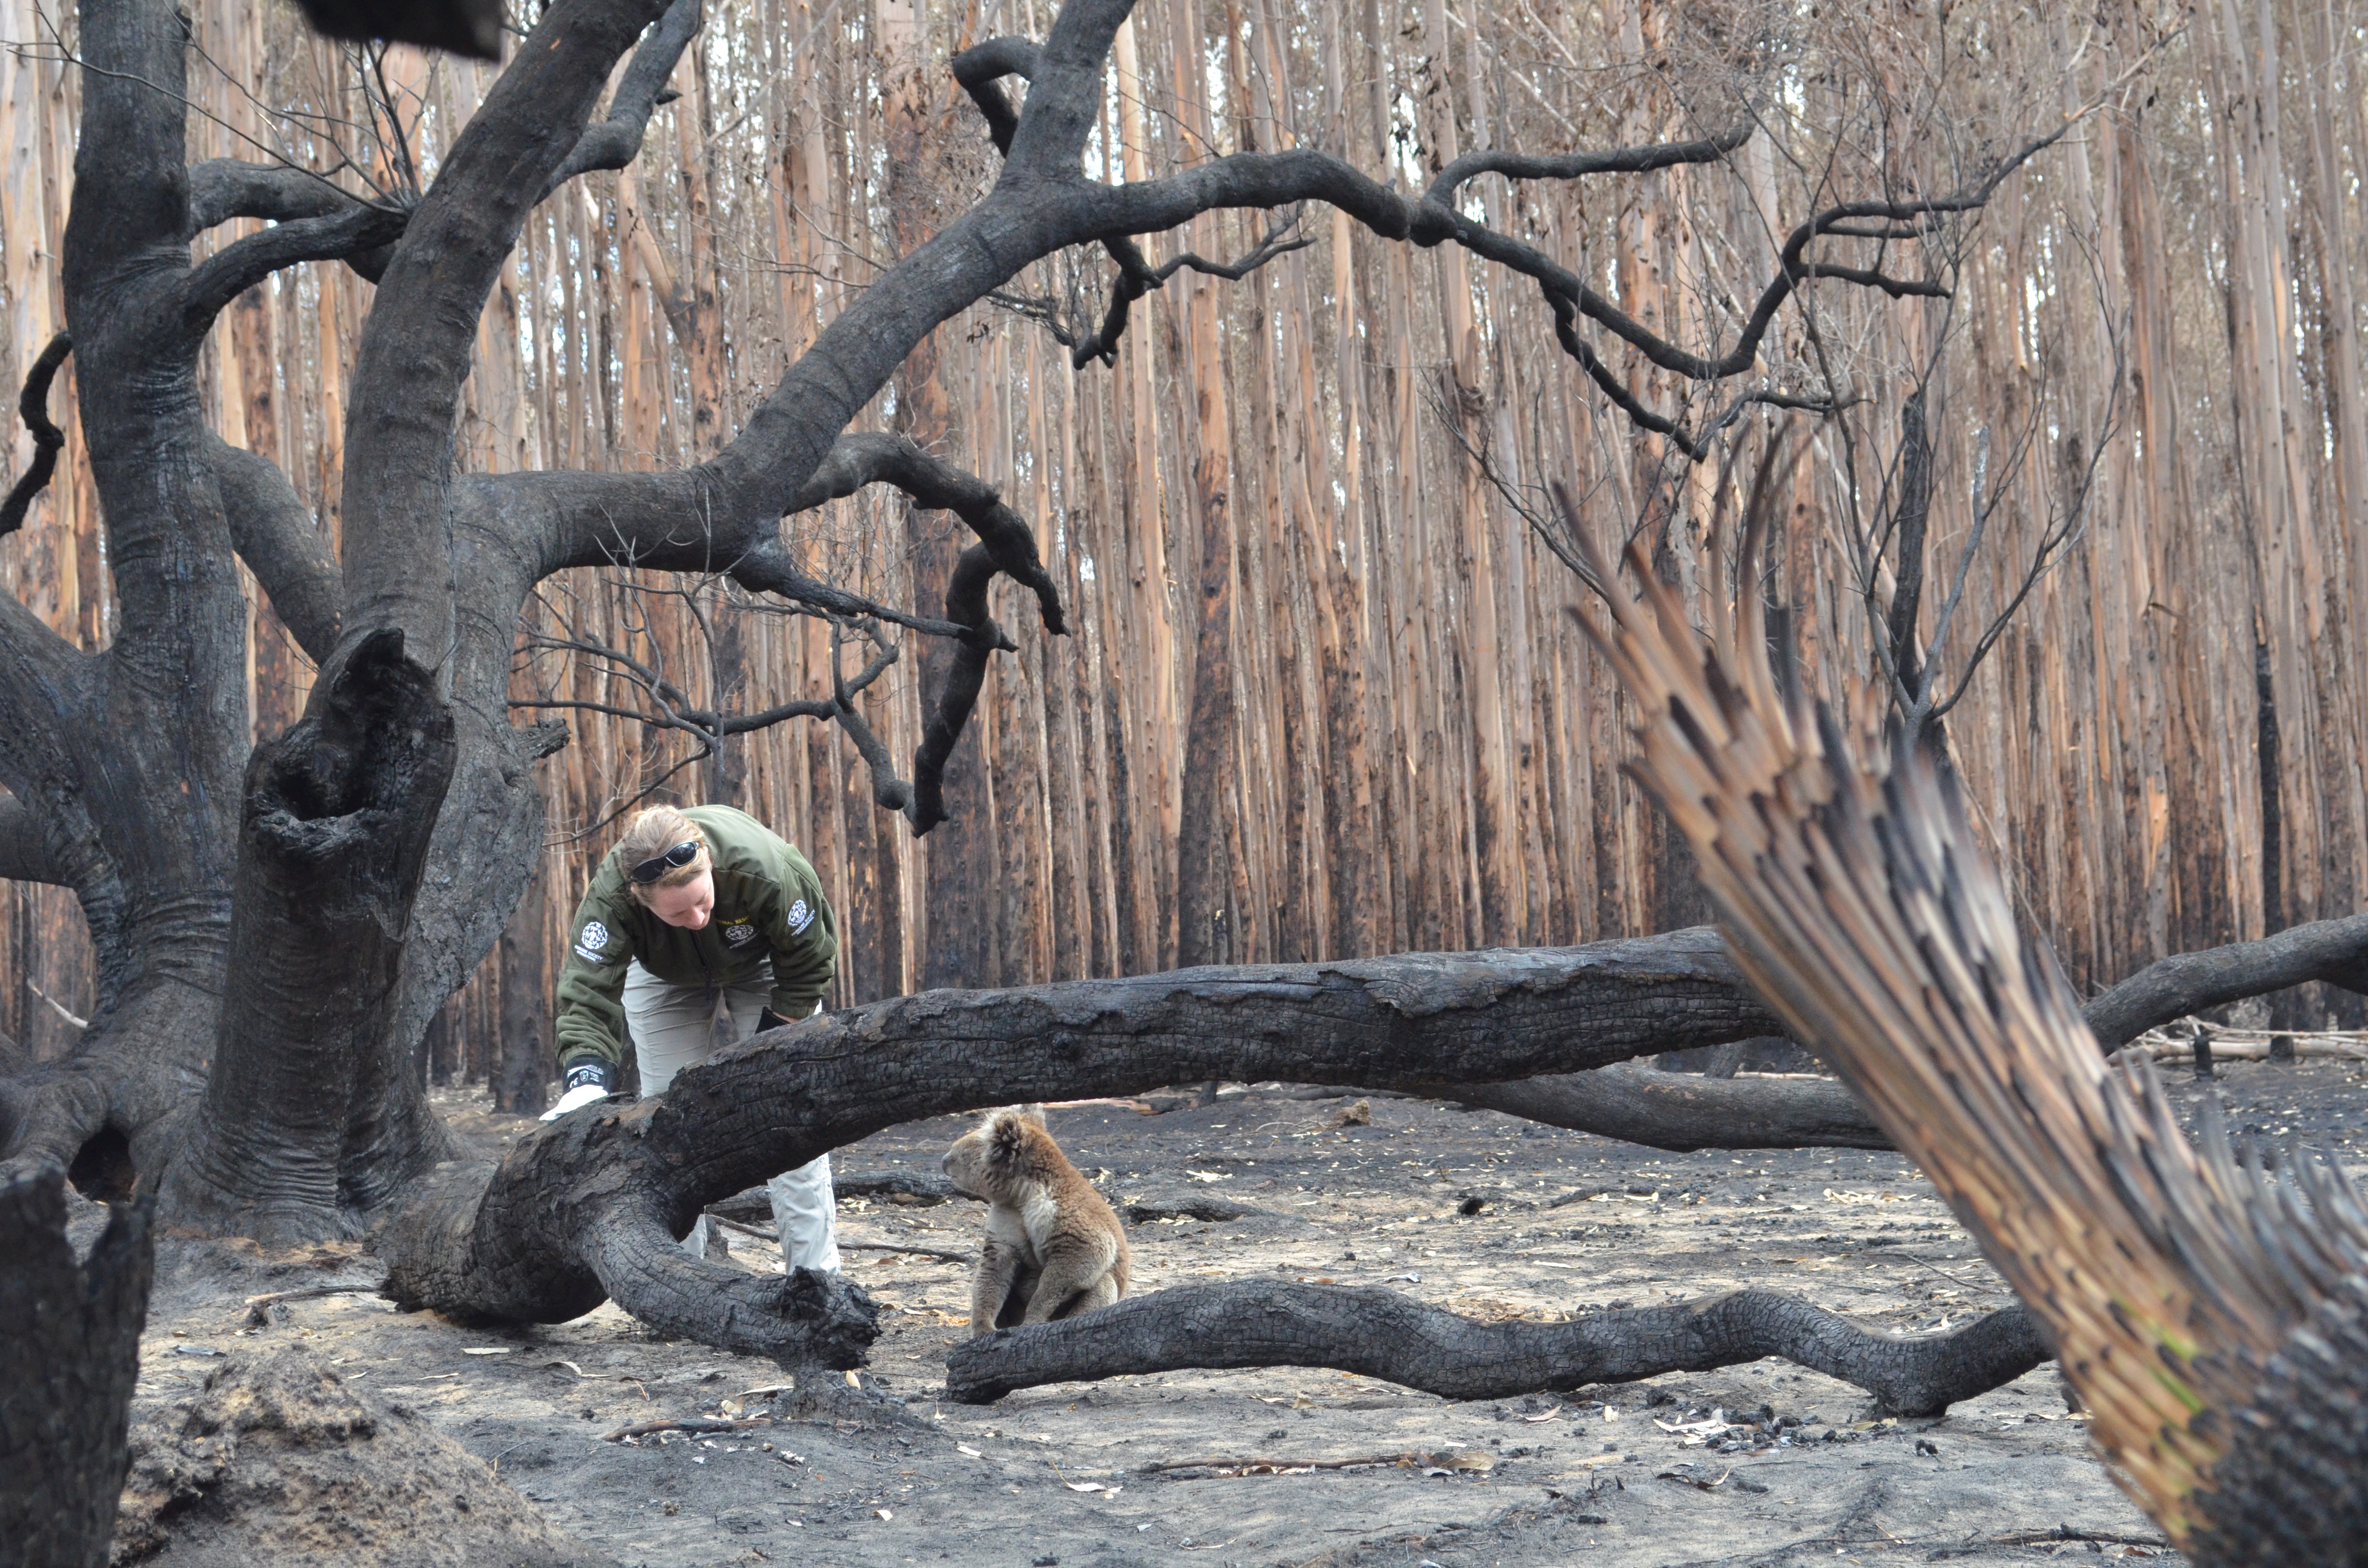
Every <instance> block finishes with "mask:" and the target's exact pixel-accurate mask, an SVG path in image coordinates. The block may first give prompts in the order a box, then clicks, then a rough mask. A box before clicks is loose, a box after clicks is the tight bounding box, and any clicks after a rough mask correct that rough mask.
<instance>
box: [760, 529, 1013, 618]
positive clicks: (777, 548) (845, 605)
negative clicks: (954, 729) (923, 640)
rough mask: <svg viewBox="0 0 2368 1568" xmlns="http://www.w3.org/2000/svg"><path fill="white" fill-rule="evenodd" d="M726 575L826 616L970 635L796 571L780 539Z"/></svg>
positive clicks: (763, 545)
mask: <svg viewBox="0 0 2368 1568" xmlns="http://www.w3.org/2000/svg"><path fill="white" fill-rule="evenodd" d="M727 575H729V576H730V577H731V579H732V580H733V581H734V582H735V583H737V584H739V585H741V586H742V587H744V588H746V589H747V590H748V591H749V592H750V593H752V594H771V595H773V596H775V597H778V598H784V599H788V600H790V601H791V603H793V604H802V605H810V606H812V607H813V608H815V609H818V610H821V611H823V612H824V613H825V614H826V615H832V616H837V617H839V618H840V619H847V620H884V621H886V622H888V623H889V624H890V625H892V626H902V627H906V628H909V629H910V630H912V631H918V632H920V633H921V634H922V635H924V636H927V637H952V638H957V639H959V638H962V637H965V636H967V635H969V630H968V629H967V628H965V627H961V626H956V625H955V624H954V623H953V622H952V621H951V620H939V619H935V618H933V617H930V616H926V615H915V614H913V613H912V612H911V611H910V610H902V609H897V608H894V606H891V605H883V604H881V603H879V602H878V601H877V600H874V599H868V598H865V597H863V596H862V595H861V594H857V593H850V592H848V590H847V589H845V588H842V587H839V586H838V585H836V584H832V583H825V582H824V581H822V580H821V579H820V578H818V577H809V576H807V575H806V574H804V573H803V572H801V571H799V570H798V566H797V562H795V561H794V560H792V559H791V556H790V552H789V551H788V550H786V549H785V548H783V547H782V545H781V542H780V540H763V541H762V542H760V543H758V544H757V547H756V548H755V549H753V550H751V551H749V552H748V553H747V554H746V555H744V556H742V557H741V558H740V559H739V560H737V561H735V562H733V563H732V564H731V566H730V567H729V568H728V569H727Z"/></svg>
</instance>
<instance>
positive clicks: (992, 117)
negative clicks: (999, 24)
mask: <svg viewBox="0 0 2368 1568" xmlns="http://www.w3.org/2000/svg"><path fill="white" fill-rule="evenodd" d="M1042 58H1043V51H1042V50H1040V49H1038V48H1037V46H1036V45H1035V43H1034V42H1033V41H1031V40H1028V39H1024V38H991V39H988V40H986V41H985V43H982V44H976V45H973V47H971V48H969V49H965V50H963V51H962V52H961V53H960V54H957V55H955V56H954V58H953V70H954V80H955V81H957V82H959V83H961V84H962V91H964V92H966V93H968V94H969V95H970V99H971V102H973V103H974V104H976V105H977V106H978V112H979V113H980V114H982V115H985V117H986V131H987V134H988V135H990V136H992V137H994V138H995V150H996V152H998V153H1005V154H1007V155H1008V154H1009V153H1010V152H1011V138H1012V137H1013V136H1014V135H1015V134H1017V133H1018V131H1019V110H1017V109H1015V108H1012V107H1011V100H1010V98H1009V97H1006V96H1005V94H1004V91H1003V78H1004V77H1006V76H1017V77H1019V79H1020V80H1022V81H1027V80H1029V79H1030V78H1031V77H1033V76H1034V75H1035V74H1036V69H1037V66H1038V64H1039V62H1041V61H1042Z"/></svg>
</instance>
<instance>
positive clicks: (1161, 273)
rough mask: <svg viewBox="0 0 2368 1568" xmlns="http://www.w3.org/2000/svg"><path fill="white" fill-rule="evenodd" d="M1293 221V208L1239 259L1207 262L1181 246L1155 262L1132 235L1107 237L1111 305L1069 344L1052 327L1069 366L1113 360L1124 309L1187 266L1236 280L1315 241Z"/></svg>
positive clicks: (1121, 332)
mask: <svg viewBox="0 0 2368 1568" xmlns="http://www.w3.org/2000/svg"><path fill="white" fill-rule="evenodd" d="M1298 226H1299V219H1298V214H1297V213H1296V211H1294V212H1293V213H1292V215H1291V216H1290V217H1289V218H1287V219H1285V220H1283V221H1282V222H1274V223H1269V224H1268V225H1267V231H1266V237H1265V238H1264V239H1262V240H1260V241H1259V242H1258V248H1257V249H1256V250H1253V251H1252V252H1250V253H1249V255H1247V256H1244V257H1242V258H1241V260H1239V261H1206V260H1203V259H1202V258H1201V257H1200V256H1195V255H1194V254H1193V253H1192V252H1190V251H1186V252H1184V253H1183V254H1182V255H1181V256H1173V257H1171V258H1169V259H1168V260H1167V261H1166V262H1165V263H1163V264H1161V265H1160V266H1158V267H1153V266H1152V265H1151V264H1150V263H1149V262H1148V261H1146V260H1144V255H1143V251H1142V249H1141V248H1140V247H1138V246H1137V245H1136V244H1135V243H1134V242H1133V240H1130V239H1114V240H1110V241H1108V242H1106V246H1107V248H1108V249H1109V251H1110V259H1111V260H1112V261H1115V262H1117V263H1118V280H1117V281H1116V282H1114V283H1112V284H1111V285H1110V309H1109V310H1108V312H1105V313H1104V315H1103V317H1102V324H1101V327H1100V329H1099V331H1097V332H1095V333H1093V334H1092V335H1090V336H1087V337H1085V338H1082V339H1079V340H1078V341H1076V342H1074V343H1072V342H1071V341H1070V338H1069V335H1067V334H1065V333H1064V332H1062V331H1061V330H1060V329H1059V328H1058V327H1057V326H1056V327H1055V328H1054V329H1053V336H1054V337H1056V338H1058V339H1060V341H1061V342H1062V343H1063V344H1064V345H1065V346H1066V347H1068V349H1069V368H1070V369H1073V370H1082V369H1085V368H1086V367H1087V365H1090V364H1092V363H1093V362H1094V361H1095V360H1097V359H1099V360H1100V361H1101V362H1102V363H1103V364H1105V365H1115V364H1117V363H1118V340H1119V339H1120V338H1121V337H1123V336H1124V335H1126V318H1127V313H1128V312H1129V310H1130V309H1131V308H1132V307H1133V304H1134V301H1137V300H1140V299H1141V298H1143V296H1144V295H1145V294H1148V293H1150V292H1151V291H1152V290H1154V289H1156V288H1159V287H1160V286H1161V285H1163V284H1165V283H1166V282H1167V280H1168V279H1169V278H1173V277H1175V276H1176V274H1177V273H1178V272H1180V271H1182V270H1184V269H1185V268H1186V267H1190V268H1191V269H1192V270H1193V271H1195V272H1200V273H1205V274H1206V275H1208V276H1209V277H1211V278H1224V279H1225V280H1227V281H1228V282H1233V283H1238V282H1240V281H1241V280H1242V279H1243V278H1247V277H1248V276H1249V275H1250V274H1251V273H1253V272H1255V271H1257V270H1258V268H1259V267H1264V266H1265V265H1266V264H1267V263H1268V262H1269V261H1272V260H1273V259H1274V258H1275V257H1277V256H1287V255H1289V254H1290V253H1291V252H1292V251H1295V250H1304V249H1306V248H1307V247H1308V246H1309V245H1312V244H1315V241H1314V240H1312V239H1309V238H1308V237H1307V236H1305V235H1304V234H1301V233H1297V232H1296V231H1297V229H1298Z"/></svg>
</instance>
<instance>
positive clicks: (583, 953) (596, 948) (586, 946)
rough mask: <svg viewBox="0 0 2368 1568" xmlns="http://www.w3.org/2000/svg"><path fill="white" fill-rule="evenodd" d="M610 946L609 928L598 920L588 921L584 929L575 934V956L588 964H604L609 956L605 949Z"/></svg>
mask: <svg viewBox="0 0 2368 1568" xmlns="http://www.w3.org/2000/svg"><path fill="white" fill-rule="evenodd" d="M608 945H609V927H607V926H603V925H601V924H600V922H598V920H586V922H585V923H584V929H583V930H581V931H579V932H577V933H576V934H575V956H576V957H577V958H579V959H582V960H584V961H585V962H586V963H601V962H604V961H605V960H606V957H607V955H606V954H605V952H604V951H603V949H606V948H607V947H608Z"/></svg>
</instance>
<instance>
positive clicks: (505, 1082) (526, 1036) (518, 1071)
mask: <svg viewBox="0 0 2368 1568" xmlns="http://www.w3.org/2000/svg"><path fill="white" fill-rule="evenodd" d="M550 901H551V864H550V862H549V860H547V859H546V860H544V861H543V862H542V863H541V865H540V866H539V867H538V868H537V869H536V871H535V878H534V881H533V882H532V883H531V884H529V887H528V890H527V896H526V898H525V900H524V901H523V902H522V903H519V905H518V913H517V914H516V915H511V916H510V923H509V926H508V927H507V929H505V930H504V931H503V932H502V945H501V955H502V960H501V961H502V971H501V973H502V1018H501V1039H500V1040H496V1041H495V1042H494V1053H493V1074H492V1077H493V1080H494V1108H495V1110H499V1111H507V1112H508V1113H509V1114H510V1115H512V1116H540V1115H541V1114H542V1109H543V1107H544V1106H545V1105H546V1104H548V1103H549V1095H550V1088H551V1074H552V1060H553V1058H552V1046H551V1008H550V1006H549V1005H548V1003H547V1001H546V995H547V992H548V984H549V982H548V977H547V976H546V974H545V972H544V971H545V970H546V969H547V968H548V967H549V965H548V960H549V958H550V947H551V936H550Z"/></svg>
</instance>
